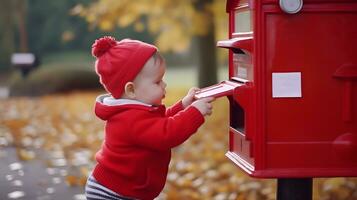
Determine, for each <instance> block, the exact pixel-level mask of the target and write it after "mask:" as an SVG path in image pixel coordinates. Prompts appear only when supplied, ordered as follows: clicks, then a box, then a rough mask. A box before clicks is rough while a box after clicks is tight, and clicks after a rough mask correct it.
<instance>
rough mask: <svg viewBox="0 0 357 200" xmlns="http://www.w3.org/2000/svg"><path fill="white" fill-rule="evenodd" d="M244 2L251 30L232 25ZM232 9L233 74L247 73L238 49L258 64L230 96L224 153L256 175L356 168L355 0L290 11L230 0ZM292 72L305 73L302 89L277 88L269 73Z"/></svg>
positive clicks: (318, 1)
mask: <svg viewBox="0 0 357 200" xmlns="http://www.w3.org/2000/svg"><path fill="white" fill-rule="evenodd" d="M247 6H248V8H249V9H250V10H251V21H252V27H253V30H252V32H250V33H235V32H234V30H235V27H234V24H235V22H234V20H235V13H236V12H239V10H240V9H242V8H246V7H247ZM227 12H228V14H229V20H230V25H229V38H228V40H226V41H221V42H218V46H220V47H224V48H228V49H231V51H229V76H230V77H229V78H230V79H231V80H233V79H234V77H236V76H237V73H245V71H244V70H236V68H237V66H236V65H237V64H235V63H234V62H233V54H234V53H244V51H243V52H241V50H246V51H248V52H250V53H251V57H252V63H253V68H254V78H253V79H249V80H247V81H241V80H240V83H241V84H242V86H240V87H237V88H235V89H234V91H233V93H232V95H231V96H230V97H229V100H230V104H231V111H230V112H231V115H230V116H231V119H230V121H231V129H230V133H229V135H230V136H229V138H230V147H229V151H228V152H227V154H226V155H227V157H228V158H230V159H231V160H232V161H233V162H234V163H235V164H237V165H238V166H239V167H240V168H242V169H243V170H244V171H246V172H247V173H248V174H249V175H251V176H254V177H263V178H264V177H267V178H269V177H271V178H282V177H334V176H357V156H356V155H357V91H356V90H357V89H356V88H357V56H356V52H357V26H356V21H357V1H355V0H304V6H303V8H302V10H301V11H300V12H299V13H297V14H287V13H284V12H283V11H282V10H281V9H280V7H279V2H278V0H263V1H254V0H246V1H237V0H228V1H227ZM247 35H248V36H250V38H249V39H248V40H247ZM248 44H249V45H248ZM287 72H298V73H300V74H301V83H300V86H301V94H302V95H301V97H299V96H296V97H289V98H288V97H279V98H278V97H273V96H272V92H273V88H272V84H273V78H272V74H273V73H287ZM233 81H234V80H233ZM238 81H239V80H238ZM230 94H231V93H229V95H230ZM237 113H239V114H237ZM237 121H239V122H237ZM242 121H243V124H242V123H241V122H242Z"/></svg>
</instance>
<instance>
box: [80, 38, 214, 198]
mask: <svg viewBox="0 0 357 200" xmlns="http://www.w3.org/2000/svg"><path fill="white" fill-rule="evenodd" d="M92 54H93V56H95V57H96V63H95V68H96V72H97V74H98V75H99V77H100V82H101V84H102V85H103V86H104V88H105V89H106V91H107V92H108V93H109V94H105V95H100V96H99V97H97V99H96V104H95V113H96V115H97V116H98V117H99V118H100V119H102V120H104V121H105V122H106V125H105V139H104V141H103V144H102V147H101V149H100V150H99V151H98V152H97V153H96V160H97V164H96V166H95V168H94V170H93V172H92V174H91V175H90V176H89V177H88V180H87V184H86V188H85V192H86V197H87V199H88V200H94V199H142V200H147V199H148V200H149V199H150V200H152V199H154V198H155V197H157V196H158V195H159V194H160V192H161V191H162V189H163V187H164V185H165V182H166V176H167V172H168V166H169V163H170V159H171V148H173V147H176V146H178V145H180V144H182V143H183V142H184V141H185V140H186V139H188V138H189V137H190V136H191V135H192V134H194V133H195V132H196V131H197V129H198V128H199V127H200V126H201V125H202V124H203V122H204V116H206V115H210V114H211V111H212V105H211V101H213V98H204V99H200V100H196V101H195V99H194V94H195V92H196V91H197V90H198V89H195V88H192V89H190V90H189V92H188V94H187V95H186V96H185V97H184V98H183V99H182V100H181V101H179V102H177V103H176V104H174V105H173V106H172V107H170V108H168V109H166V108H165V106H164V105H162V99H163V98H165V94H166V91H165V87H166V83H165V82H164V81H163V76H164V74H165V68H166V66H165V62H164V60H163V58H162V57H161V56H160V54H159V52H158V50H157V48H156V47H155V46H153V45H150V44H147V43H144V42H141V41H138V40H131V39H124V40H121V41H119V42H118V41H116V40H115V39H114V38H113V37H103V38H100V39H98V40H96V41H95V42H94V44H93V46H92Z"/></svg>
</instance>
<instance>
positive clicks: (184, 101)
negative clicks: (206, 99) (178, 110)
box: [182, 87, 200, 109]
mask: <svg viewBox="0 0 357 200" xmlns="http://www.w3.org/2000/svg"><path fill="white" fill-rule="evenodd" d="M198 91H200V89H199V88H196V87H193V88H191V89H190V90H189V91H188V93H187V95H186V96H185V97H184V98H183V99H182V106H183V108H184V109H185V108H187V107H188V106H189V105H191V104H192V102H194V101H195V97H194V96H195V93H196V92H198Z"/></svg>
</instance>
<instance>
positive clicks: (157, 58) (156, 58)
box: [152, 51, 165, 65]
mask: <svg viewBox="0 0 357 200" xmlns="http://www.w3.org/2000/svg"><path fill="white" fill-rule="evenodd" d="M152 57H153V58H154V65H161V64H162V63H163V62H165V60H164V58H163V57H162V56H161V54H160V52H159V51H156V52H155V53H154V55H152Z"/></svg>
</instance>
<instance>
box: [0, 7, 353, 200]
mask: <svg viewBox="0 0 357 200" xmlns="http://www.w3.org/2000/svg"><path fill="white" fill-rule="evenodd" d="M225 3H226V2H225V1H223V0H180V1H169V0H150V1H149V0H135V1H130V0H96V1H94V0H61V1H47V0H11V1H9V0H0V199H1V200H3V199H26V200H50V199H58V200H63V199H74V200H81V199H85V197H84V195H83V193H84V191H83V187H84V184H85V181H86V178H87V176H88V174H89V173H90V171H91V169H92V168H93V166H94V164H95V160H94V154H95V152H96V151H97V150H98V149H99V147H100V145H101V142H102V140H103V125H104V124H103V122H102V121H100V120H99V119H97V118H96V117H95V116H94V113H93V105H94V100H95V97H96V96H97V95H99V94H101V93H104V91H103V90H102V88H101V86H100V85H99V83H98V77H97V76H96V74H95V72H94V67H93V66H94V58H93V57H92V56H91V45H92V43H93V42H94V40H95V39H97V38H99V37H101V36H105V35H111V36H114V37H115V38H116V39H117V40H120V39H123V38H132V39H139V40H142V41H145V42H148V43H153V44H155V45H157V46H158V47H159V49H160V51H161V53H162V54H163V56H164V58H165V59H166V62H167V66H168V70H167V73H166V75H165V81H166V82H167V84H168V86H167V90H168V94H167V98H166V99H165V104H167V105H171V104H173V103H174V102H176V101H177V100H179V99H180V98H181V97H183V96H184V95H185V94H186V92H187V90H188V89H189V88H190V87H193V86H198V87H204V86H208V85H211V84H215V83H217V82H219V81H221V80H224V79H226V78H227V77H228V68H227V57H228V53H227V50H220V49H218V48H216V42H217V40H222V39H227V36H228V33H227V30H228V27H227V22H228V17H227V15H226V13H225ZM213 112H214V113H213V115H212V116H210V117H209V118H208V119H207V122H206V123H205V124H204V126H203V127H201V128H200V129H199V131H198V132H197V134H195V135H194V136H193V137H191V138H190V140H188V141H187V142H185V143H184V144H183V145H181V146H179V147H176V148H175V149H174V150H173V159H172V162H171V165H170V172H169V175H168V179H167V184H166V186H165V189H164V191H163V192H162V194H161V195H160V196H159V197H158V199H162V200H164V199H168V200H171V199H188V200H190V199H215V200H226V199H229V200H236V199H239V200H244V199H248V200H255V199H257V200H259V199H262V200H263V199H275V198H276V197H275V192H276V180H273V179H253V178H250V177H248V176H247V175H246V174H244V173H243V172H242V171H241V170H240V169H239V168H237V167H236V166H235V165H234V164H233V163H231V162H230V161H229V160H228V159H227V158H226V157H225V156H224V154H225V152H226V151H227V149H228V148H227V144H228V117H229V116H228V101H227V100H226V99H225V98H221V99H218V100H217V101H216V102H214V111H213ZM356 188H357V180H356V178H329V179H314V194H313V198H314V199H326V200H327V199H331V200H332V199H333V200H335V199H357V191H356Z"/></svg>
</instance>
